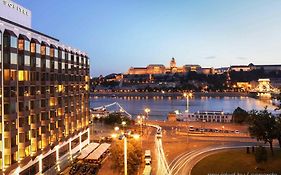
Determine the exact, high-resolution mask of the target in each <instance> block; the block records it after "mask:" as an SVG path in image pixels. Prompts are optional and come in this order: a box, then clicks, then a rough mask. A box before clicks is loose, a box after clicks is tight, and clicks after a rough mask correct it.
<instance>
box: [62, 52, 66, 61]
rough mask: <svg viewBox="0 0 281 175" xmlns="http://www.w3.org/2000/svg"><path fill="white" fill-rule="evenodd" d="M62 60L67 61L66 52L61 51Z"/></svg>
mask: <svg viewBox="0 0 281 175" xmlns="http://www.w3.org/2000/svg"><path fill="white" fill-rule="evenodd" d="M61 59H63V60H64V59H65V52H64V51H61Z"/></svg>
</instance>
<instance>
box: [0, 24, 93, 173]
mask: <svg viewBox="0 0 281 175" xmlns="http://www.w3.org/2000/svg"><path fill="white" fill-rule="evenodd" d="M0 23H2V25H0V33H1V38H2V42H1V43H2V44H0V45H1V50H2V55H1V59H0V60H1V75H2V76H1V79H0V80H1V92H2V94H1V109H2V110H1V111H2V113H1V119H2V120H1V121H4V122H1V129H2V130H1V138H2V139H1V153H2V156H1V158H0V163H1V165H0V168H1V170H2V171H10V170H12V169H13V168H15V167H17V166H18V165H19V164H22V163H24V162H28V160H29V159H30V158H31V157H38V156H39V155H40V154H41V153H42V152H47V151H48V150H50V149H53V148H54V147H55V146H56V145H59V143H62V142H64V141H66V140H68V139H69V138H71V137H73V136H74V135H76V134H78V133H79V132H82V131H83V130H85V129H86V128H87V126H88V121H89V80H90V78H89V58H88V56H87V55H86V54H85V53H82V52H80V51H78V50H76V49H72V48H70V47H66V46H65V45H63V44H61V43H59V42H58V41H57V40H54V39H53V38H48V37H46V36H41V35H40V34H38V33H34V32H32V31H31V30H27V29H25V28H21V27H19V26H14V25H13V24H10V23H8V22H5V21H1V20H0ZM15 29H17V30H15ZM43 156H44V154H43Z"/></svg>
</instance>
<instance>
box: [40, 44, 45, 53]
mask: <svg viewBox="0 0 281 175" xmlns="http://www.w3.org/2000/svg"><path fill="white" fill-rule="evenodd" d="M40 48H41V49H40V52H41V55H46V46H41V47H40Z"/></svg>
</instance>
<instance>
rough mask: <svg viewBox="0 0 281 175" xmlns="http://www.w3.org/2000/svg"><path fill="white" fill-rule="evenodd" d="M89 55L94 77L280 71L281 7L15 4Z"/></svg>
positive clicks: (213, 1)
mask: <svg viewBox="0 0 281 175" xmlns="http://www.w3.org/2000/svg"><path fill="white" fill-rule="evenodd" d="M14 1H15V2H17V3H18V4H20V5H22V6H24V7H26V8H28V9H30V10H31V11H32V28H33V29H36V30H38V31H40V32H43V33H45V34H48V35H51V36H54V37H56V38H58V39H59V40H60V41H61V42H62V43H65V44H67V45H70V46H72V47H74V48H79V49H80V50H83V51H85V52H87V53H88V55H89V57H90V62H91V76H99V75H107V74H110V73H124V72H126V71H127V70H128V69H129V68H130V67H145V66H147V65H148V64H164V65H166V66H168V65H169V62H170V59H171V58H172V57H175V59H176V61H177V65H178V66H182V65H184V64H199V65H201V66H202V67H224V66H230V65H240V64H249V63H254V64H281V59H280V58H281V1H280V0H80V1H78V0H60V1H58V0H14Z"/></svg>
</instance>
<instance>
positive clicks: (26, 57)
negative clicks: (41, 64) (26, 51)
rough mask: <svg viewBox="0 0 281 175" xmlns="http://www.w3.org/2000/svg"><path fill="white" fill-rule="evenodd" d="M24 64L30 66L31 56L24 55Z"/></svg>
mask: <svg viewBox="0 0 281 175" xmlns="http://www.w3.org/2000/svg"><path fill="white" fill-rule="evenodd" d="M24 65H25V66H30V56H27V55H25V56H24Z"/></svg>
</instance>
